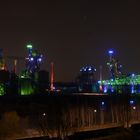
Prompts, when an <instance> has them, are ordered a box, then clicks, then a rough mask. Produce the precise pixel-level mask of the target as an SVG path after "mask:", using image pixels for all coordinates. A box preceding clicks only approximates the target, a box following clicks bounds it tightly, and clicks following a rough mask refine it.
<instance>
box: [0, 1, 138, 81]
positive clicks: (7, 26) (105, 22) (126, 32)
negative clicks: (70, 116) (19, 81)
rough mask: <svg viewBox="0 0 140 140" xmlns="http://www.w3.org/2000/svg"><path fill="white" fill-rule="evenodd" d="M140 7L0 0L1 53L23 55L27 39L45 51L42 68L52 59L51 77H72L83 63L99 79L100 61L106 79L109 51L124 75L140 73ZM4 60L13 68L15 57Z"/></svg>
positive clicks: (20, 65) (21, 62) (21, 66)
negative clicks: (90, 67) (90, 66)
mask: <svg viewBox="0 0 140 140" xmlns="http://www.w3.org/2000/svg"><path fill="white" fill-rule="evenodd" d="M139 7H140V4H139V3H138V1H137V2H136V1H135V0H131V1H130V0H129V1H127V0H110V1H108V0H91V1H88V0H64V1H60V0H27V1H26V0H17V1H14V0H9V1H6V0H3V2H2V0H1V1H0V48H2V49H3V51H4V56H5V57H7V56H17V57H25V56H26V55H27V51H26V45H27V44H28V43H31V44H32V45H33V47H34V48H35V49H37V50H38V51H39V52H41V53H42V54H43V55H44V62H43V65H42V69H47V70H50V62H51V61H53V62H54V69H55V81H74V79H75V77H76V75H77V74H78V73H79V69H80V68H81V67H82V66H84V65H93V66H95V67H96V69H97V77H99V66H100V65H102V66H103V78H104V79H105V78H107V76H108V73H107V66H106V62H107V59H108V56H107V51H108V49H114V50H115V56H116V57H117V58H118V59H119V60H120V62H121V63H122V65H123V71H124V73H131V72H135V73H140V59H139V58H140V57H139V56H140V55H139V54H140V8H139ZM6 62H7V64H8V66H9V69H11V67H12V66H11V65H10V64H11V63H12V62H13V60H12V59H7V58H6ZM22 69H24V60H23V59H20V60H19V61H18V71H21V70H22Z"/></svg>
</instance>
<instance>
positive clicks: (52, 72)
mask: <svg viewBox="0 0 140 140" xmlns="http://www.w3.org/2000/svg"><path fill="white" fill-rule="evenodd" d="M53 83H54V63H53V62H51V85H50V91H53V90H54V87H53Z"/></svg>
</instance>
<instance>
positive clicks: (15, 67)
mask: <svg viewBox="0 0 140 140" xmlns="http://www.w3.org/2000/svg"><path fill="white" fill-rule="evenodd" d="M13 71H14V73H16V72H17V59H15V60H14V70H13Z"/></svg>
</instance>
